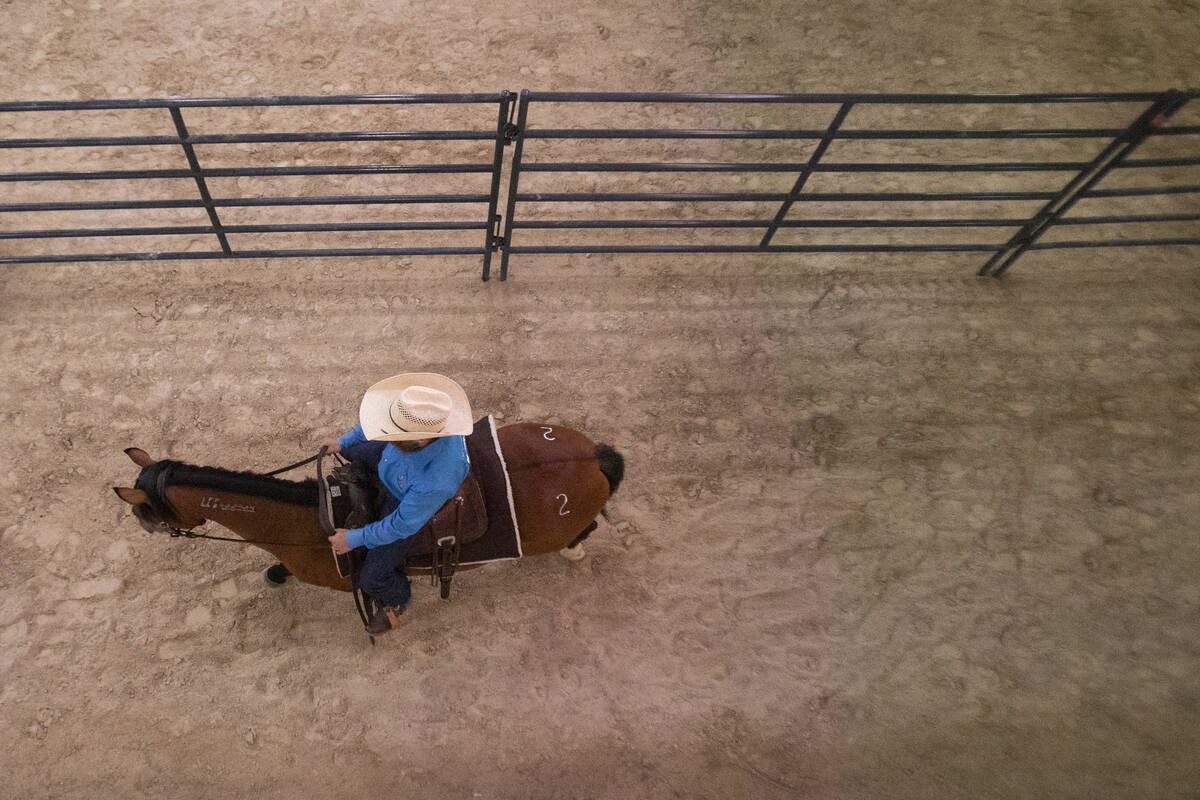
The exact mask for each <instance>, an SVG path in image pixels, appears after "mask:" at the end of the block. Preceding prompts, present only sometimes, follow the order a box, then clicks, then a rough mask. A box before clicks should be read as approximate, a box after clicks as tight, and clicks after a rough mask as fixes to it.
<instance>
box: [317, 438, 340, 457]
mask: <svg viewBox="0 0 1200 800" xmlns="http://www.w3.org/2000/svg"><path fill="white" fill-rule="evenodd" d="M321 445H322V446H323V447H324V448H325V449H326V451H327V452H328V453H329V455H333V454H334V453H340V452H342V445H341V444H340V443H339V442H338V440H337V437H336V436H327V437H326V438H325V440H324V441H323V442H321Z"/></svg>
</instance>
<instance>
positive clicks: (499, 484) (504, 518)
mask: <svg viewBox="0 0 1200 800" xmlns="http://www.w3.org/2000/svg"><path fill="white" fill-rule="evenodd" d="M467 456H468V457H469V458H470V459H471V472H473V473H475V477H476V479H477V480H478V482H479V488H480V490H481V491H482V493H483V506H484V509H485V510H486V511H487V521H488V522H487V530H486V531H484V533H483V535H482V536H480V537H479V538H478V539H476V540H475V541H473V542H467V543H465V544H463V545H462V548H461V550H460V551H459V557H458V563H459V565H461V566H465V565H467V564H484V563H487V562H489V561H504V560H507V559H512V558H520V557H521V536H520V531H519V530H518V529H517V515H516V512H515V510H514V508H513V503H512V485H511V484H510V483H509V480H508V468H507V467H506V466H505V464H504V455H503V454H502V453H501V452H500V441H499V439H497V438H496V423H495V420H493V419H492V417H491V416H487V417H484V418H483V419H481V420H479V421H478V422H476V423H475V427H474V429H472V431H471V433H470V435H469V436H467ZM430 560H431V558H430V556H428V555H415V554H414V555H410V556H409V558H408V565H409V566H410V567H417V568H421V567H428V566H429V563H430Z"/></svg>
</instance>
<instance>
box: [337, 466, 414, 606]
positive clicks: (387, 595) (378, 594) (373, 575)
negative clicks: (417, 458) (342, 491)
mask: <svg viewBox="0 0 1200 800" xmlns="http://www.w3.org/2000/svg"><path fill="white" fill-rule="evenodd" d="M387 446H388V444H387V442H359V443H358V444H352V445H350V446H349V447H347V448H345V449H344V450H342V457H343V458H345V459H346V460H347V461H357V462H359V463H360V464H362V465H363V466H364V467H366V468H367V472H368V474H370V475H378V474H379V459H380V457H382V456H383V450H384V448H385V447H387ZM380 491H381V492H382V493H383V496H382V498H381V502H380V504H379V505H380V508H379V516H380V518H381V519H382V518H383V517H386V516H387V515H388V514H391V513H392V512H393V511H395V510H396V508H397V507H398V506H399V505H400V498H398V497H396V496H395V495H394V494H392V493H391V492H390V491H388V490H387V488H386V487H385V486H383V485H382V482H381V483H380ZM411 545H412V538H411V537H410V538H408V539H397V540H396V541H394V542H392V543H390V544H385V545H380V546H379V547H371V548H368V549H367V556H366V558H365V559H363V565H362V571H361V572H360V573H359V576H358V585H359V586H360V587H361V588H362V590H363V591H364V592H366V593H367V594H369V595H371V597H373V598H374V599H375V602H377V603H379V605H381V606H390V607H392V608H403V607H404V606H405V605H406V604H407V603H408V598H409V597H411V596H412V586H411V585H410V584H409V582H408V576H407V575H405V574H404V557H405V556H406V555H408V549H409V547H410V546H411Z"/></svg>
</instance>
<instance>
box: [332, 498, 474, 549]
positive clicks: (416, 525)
mask: <svg viewBox="0 0 1200 800" xmlns="http://www.w3.org/2000/svg"><path fill="white" fill-rule="evenodd" d="M457 489H458V487H457V486H453V487H450V488H449V489H448V490H447V489H445V488H441V489H433V490H430V491H417V490H415V489H414V490H409V491H407V492H405V493H404V498H403V499H402V500H401V501H400V505H399V506H398V507H397V508H396V510H395V511H393V512H392V513H391V514H388V515H387V516H386V517H384V518H383V519H381V520H379V521H378V522H372V523H371V524H370V525H366V526H364V527H362V528H351V529H350V530H348V531H346V544H348V545H349V546H350V547H351V548H354V547H359V546H362V545H365V546H366V547H368V548H371V547H379V546H380V545H384V544H391V543H392V542H394V541H396V540H397V539H406V538H408V537H409V536H412V535H413V534H414V533H416V532H417V531H419V530H421V526H423V525H424V524H425V523H426V522H429V520H430V519H431V518H432V517H433V515H434V514H436V513H437V510H438V509H439V508H441V507H442V505H443V504H445V502H446V501H447V500H449V499H450V498H451V497H453V496H454V492H455V491H456V490H457Z"/></svg>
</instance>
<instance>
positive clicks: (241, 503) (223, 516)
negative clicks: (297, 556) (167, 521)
mask: <svg viewBox="0 0 1200 800" xmlns="http://www.w3.org/2000/svg"><path fill="white" fill-rule="evenodd" d="M167 496H168V499H169V500H170V502H171V505H172V506H174V507H175V509H176V510H177V511H178V513H179V515H180V516H181V517H185V518H186V517H191V518H197V517H202V518H204V519H206V520H209V521H210V522H215V523H217V524H218V525H221V526H222V527H225V528H228V529H229V530H231V531H233V532H234V533H236V534H238V535H239V536H241V537H242V538H243V539H251V540H254V539H257V540H264V539H265V540H267V541H270V542H294V543H302V542H313V541H319V540H320V538H319V537H320V527H319V525H318V521H317V507H316V506H315V505H313V506H304V505H293V504H291V503H285V502H282V501H280V500H275V499H272V498H267V497H259V496H256V495H252V494H240V493H237V492H231V491H228V490H225V489H211V488H206V487H203V486H171V487H169V488H168V489H167Z"/></svg>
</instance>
